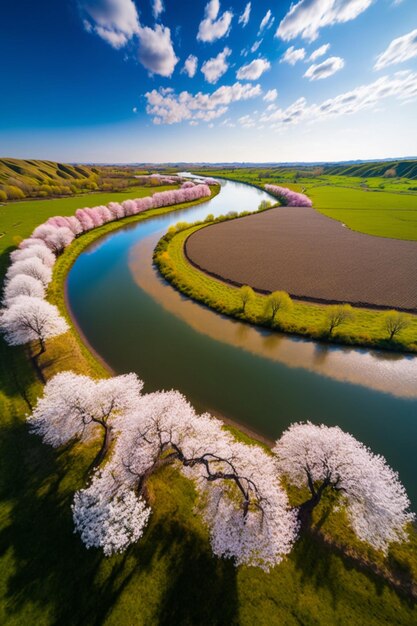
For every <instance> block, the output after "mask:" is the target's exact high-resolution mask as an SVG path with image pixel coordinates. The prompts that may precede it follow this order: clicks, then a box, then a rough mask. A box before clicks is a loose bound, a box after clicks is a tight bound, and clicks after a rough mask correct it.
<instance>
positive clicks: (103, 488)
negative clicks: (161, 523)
mask: <svg viewBox="0 0 417 626" xmlns="http://www.w3.org/2000/svg"><path fill="white" fill-rule="evenodd" d="M72 512H73V520H74V526H75V530H76V532H78V533H79V534H80V537H81V540H82V542H83V543H84V544H85V546H86V547H87V548H93V547H94V548H101V549H102V550H103V552H104V554H105V555H106V556H110V555H111V554H114V553H116V552H123V551H124V550H126V548H127V547H128V546H129V545H130V544H132V543H134V542H136V541H138V540H139V539H140V538H141V536H142V535H143V531H144V529H145V528H146V526H147V523H148V520H149V516H150V513H151V510H150V508H149V507H148V506H147V505H146V502H145V500H144V499H143V498H142V497H139V496H137V495H136V493H135V492H134V491H133V490H131V489H129V488H128V487H126V486H123V485H119V484H118V483H117V482H116V481H115V480H114V478H113V476H112V475H111V473H110V472H109V471H108V470H106V469H104V471H103V472H99V473H97V475H96V476H94V478H93V480H92V482H91V484H90V485H89V487H87V488H86V489H81V490H79V491H77V493H76V494H75V496H74V502H73V504H72Z"/></svg>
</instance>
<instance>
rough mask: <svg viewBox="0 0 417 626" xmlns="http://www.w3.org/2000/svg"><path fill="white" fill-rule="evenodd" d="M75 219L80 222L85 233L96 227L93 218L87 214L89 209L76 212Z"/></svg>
mask: <svg viewBox="0 0 417 626" xmlns="http://www.w3.org/2000/svg"><path fill="white" fill-rule="evenodd" d="M75 217H76V218H77V220H78V221H79V222H80V224H81V227H82V229H83V232H87V231H88V230H92V229H93V228H94V227H95V226H94V222H93V220H92V218H91V216H90V215H89V213H88V212H87V209H77V210H76V211H75Z"/></svg>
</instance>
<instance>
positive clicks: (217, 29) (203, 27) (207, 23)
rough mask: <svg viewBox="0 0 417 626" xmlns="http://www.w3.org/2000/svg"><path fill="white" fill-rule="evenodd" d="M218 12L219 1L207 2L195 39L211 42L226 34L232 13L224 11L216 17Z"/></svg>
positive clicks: (211, 0)
mask: <svg viewBox="0 0 417 626" xmlns="http://www.w3.org/2000/svg"><path fill="white" fill-rule="evenodd" d="M219 11H220V1H219V0H209V2H208V4H207V5H206V8H205V10H204V19H203V21H202V22H200V26H199V28H198V33H197V39H199V40H200V41H209V42H211V41H215V40H216V39H220V38H221V37H224V35H227V34H228V32H229V29H230V24H231V22H232V18H233V13H232V12H231V11H225V12H224V13H223V14H222V15H221V16H220V17H218V15H219Z"/></svg>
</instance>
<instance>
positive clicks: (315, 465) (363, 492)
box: [274, 422, 414, 553]
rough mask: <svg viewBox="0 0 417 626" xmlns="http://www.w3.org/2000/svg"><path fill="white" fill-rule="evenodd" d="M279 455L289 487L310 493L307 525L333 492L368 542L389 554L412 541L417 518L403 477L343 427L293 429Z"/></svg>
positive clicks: (304, 513) (280, 443)
mask: <svg viewBox="0 0 417 626" xmlns="http://www.w3.org/2000/svg"><path fill="white" fill-rule="evenodd" d="M274 453H275V455H276V463H277V468H278V470H279V472H280V473H281V474H282V475H283V476H285V478H286V480H287V481H288V483H289V484H290V485H294V486H295V487H298V488H300V489H303V488H304V489H305V488H307V489H308V490H309V492H310V497H309V499H308V500H307V501H306V502H305V503H304V504H303V505H302V506H301V507H300V519H301V521H302V523H303V524H309V523H310V518H311V513H312V510H313V509H314V507H316V506H317V505H318V504H319V502H320V501H321V498H322V496H323V494H324V493H325V492H326V491H330V490H332V491H333V492H335V493H338V494H339V498H338V499H336V503H337V504H336V505H337V506H343V507H344V508H345V510H346V513H347V516H348V518H349V521H350V523H351V525H352V528H353V530H354V532H355V533H356V535H357V536H358V537H359V539H361V540H362V541H365V542H367V543H368V544H369V545H371V546H372V547H374V548H375V549H377V550H381V551H382V552H384V553H386V552H387V549H388V546H389V544H390V543H392V542H394V541H404V540H405V539H406V538H407V525H408V524H409V523H410V522H411V521H412V520H413V518H414V515H413V514H412V513H410V512H409V510H408V509H409V505H410V502H409V499H408V497H407V494H406V492H405V489H404V487H403V486H402V484H401V483H400V480H399V478H398V475H397V474H396V473H395V472H394V471H393V470H392V469H391V468H390V467H389V466H388V464H387V463H386V461H385V459H384V458H383V457H382V456H378V455H375V454H373V453H372V452H371V451H370V450H369V449H368V448H366V447H365V446H364V445H363V444H362V443H360V442H359V441H357V440H356V439H355V438H354V437H352V435H350V434H348V433H345V432H343V431H342V430H341V429H340V428H339V427H337V426H335V427H328V426H324V425H321V426H315V425H314V424H311V423H310V422H307V423H305V424H301V423H298V424H292V426H290V428H288V430H286V431H285V432H284V434H283V435H282V437H281V438H280V439H279V440H278V441H277V443H276V445H275V447H274Z"/></svg>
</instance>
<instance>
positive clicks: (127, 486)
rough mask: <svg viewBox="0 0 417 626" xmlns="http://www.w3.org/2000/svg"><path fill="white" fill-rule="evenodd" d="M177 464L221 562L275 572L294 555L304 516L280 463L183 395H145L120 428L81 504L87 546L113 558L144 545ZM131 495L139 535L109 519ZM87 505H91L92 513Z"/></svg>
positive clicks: (78, 512) (77, 516) (78, 514)
mask: <svg viewBox="0 0 417 626" xmlns="http://www.w3.org/2000/svg"><path fill="white" fill-rule="evenodd" d="M171 463H175V464H176V465H177V466H178V467H179V468H180V469H182V471H183V473H184V474H185V475H186V476H187V477H188V478H189V479H191V480H193V481H194V482H195V484H196V487H197V489H198V491H199V493H200V495H201V503H200V510H201V512H202V515H203V517H204V520H205V521H206V523H207V525H208V527H209V530H210V535H211V544H212V547H213V551H214V553H215V554H216V555H218V556H223V557H226V558H233V559H234V561H235V563H236V564H240V563H246V564H249V565H258V566H261V567H263V568H264V569H269V567H271V566H273V565H275V564H276V563H278V562H280V560H281V559H282V558H283V557H284V555H286V554H287V553H288V552H289V551H290V550H291V547H292V545H293V542H294V541H295V538H296V535H297V530H298V526H297V524H298V522H297V514H296V512H294V511H291V510H290V508H289V505H288V500H287V497H286V494H285V492H284V491H283V490H282V488H281V486H280V484H279V480H278V477H277V473H276V468H275V465H274V461H273V459H272V457H271V456H269V455H267V454H266V453H264V452H263V451H262V450H261V449H260V448H257V447H253V448H252V447H248V446H244V445H243V444H238V443H236V442H235V441H234V440H233V438H232V437H231V435H230V434H229V433H227V432H226V431H225V430H224V429H223V428H222V426H221V423H220V422H219V421H218V420H216V419H214V418H212V417H210V416H209V415H201V416H198V415H196V413H195V412H194V410H193V408H192V407H191V406H190V404H189V403H188V402H187V401H186V400H185V398H184V397H183V396H181V394H179V393H178V392H175V391H171V392H165V393H154V394H147V395H145V396H142V397H141V399H140V401H139V402H138V404H137V406H136V408H135V410H134V411H133V412H132V413H131V414H130V415H129V416H128V417H127V418H126V419H125V420H123V422H120V423H119V433H118V437H117V439H116V442H115V446H114V450H113V454H112V457H111V459H110V461H109V463H108V464H107V465H106V466H105V468H104V470H103V471H100V472H99V473H98V474H97V476H96V477H95V478H94V479H93V482H92V484H91V485H90V487H88V488H87V489H86V490H83V491H82V492H78V494H76V497H75V499H74V507H73V515H74V521H75V524H76V529H77V530H78V531H79V532H80V533H81V537H82V539H83V540H85V538H86V539H87V540H88V543H89V544H90V545H100V546H102V547H103V549H104V550H105V553H111V551H113V546H114V545H116V546H118V549H124V548H126V547H127V546H128V545H129V543H131V542H133V541H135V540H137V537H138V536H140V535H141V533H142V532H143V528H144V524H145V523H146V521H147V516H148V509H145V508H144V506H145V505H144V502H145V501H146V498H147V481H148V479H149V477H150V476H151V475H152V474H153V473H154V472H155V471H156V470H158V469H159V468H161V467H162V466H164V465H167V464H171ZM126 493H127V494H130V495H129V496H128V501H129V502H130V505H131V509H130V510H129V511H126V519H127V520H131V516H132V518H133V520H134V522H130V521H129V525H130V526H134V528H135V530H134V531H133V532H132V533H131V536H129V535H128V536H127V533H126V531H125V528H124V527H122V528H121V527H120V521H119V519H118V518H117V516H114V519H113V520H112V519H111V513H109V511H111V509H112V506H113V503H114V501H115V500H114V499H115V498H116V505H115V508H116V510H117V508H118V506H119V500H120V497H121V494H126ZM100 494H101V495H100ZM86 502H88V503H89V504H90V506H89V507H88V510H87V511H86V512H85V503H86ZM125 504H126V500H125V499H123V506H125ZM138 506H139V507H140V508H139V519H138V517H137V515H136V513H135V510H136V507H138ZM102 518H104V519H105V524H106V526H105V527H104V528H103V526H102V525H101V524H100V525H99V526H100V527H99V528H97V523H96V520H97V519H100V520H101V519H102ZM96 536H97V538H96ZM120 536H121V539H119V537H120Z"/></svg>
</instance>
